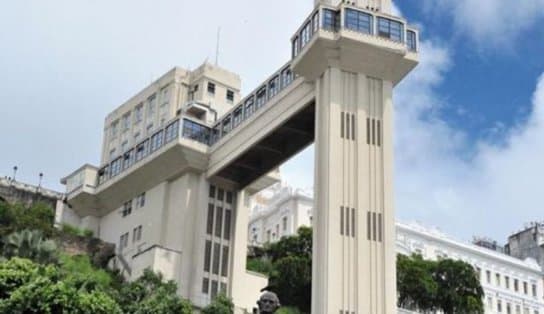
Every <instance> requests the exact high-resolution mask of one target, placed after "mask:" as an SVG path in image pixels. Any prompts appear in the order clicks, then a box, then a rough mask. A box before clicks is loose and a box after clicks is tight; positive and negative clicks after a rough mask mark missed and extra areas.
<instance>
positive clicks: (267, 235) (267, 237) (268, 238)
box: [266, 230, 271, 242]
mask: <svg viewBox="0 0 544 314" xmlns="http://www.w3.org/2000/svg"><path fill="white" fill-rule="evenodd" d="M270 234H271V231H270V230H267V231H266V242H270Z"/></svg>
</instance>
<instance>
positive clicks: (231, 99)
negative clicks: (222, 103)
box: [227, 89, 234, 103]
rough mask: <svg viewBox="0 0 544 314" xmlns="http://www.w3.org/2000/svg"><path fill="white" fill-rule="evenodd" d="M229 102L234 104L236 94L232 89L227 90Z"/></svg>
mask: <svg viewBox="0 0 544 314" xmlns="http://www.w3.org/2000/svg"><path fill="white" fill-rule="evenodd" d="M227 101H228V102H229V103H232V102H234V92H233V91H231V90H230V89H227Z"/></svg>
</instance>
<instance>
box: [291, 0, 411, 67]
mask: <svg viewBox="0 0 544 314" xmlns="http://www.w3.org/2000/svg"><path fill="white" fill-rule="evenodd" d="M321 12H322V23H321V25H322V28H323V29H324V30H328V31H333V32H337V31H338V30H339V29H340V24H341V21H340V20H341V15H340V11H335V10H331V9H322V10H321ZM374 19H376V30H374V27H375V26H374V23H375V22H374ZM305 23H306V24H304V26H303V27H302V29H301V30H300V32H299V33H298V34H297V35H296V36H295V37H294V38H293V42H292V44H293V45H292V49H293V50H292V55H293V58H295V57H296V56H298V54H299V53H300V52H301V51H302V49H303V48H304V47H305V46H306V45H307V44H308V42H310V39H311V38H312V37H313V35H314V34H315V33H316V32H317V31H318V29H317V28H318V26H319V11H318V12H316V13H314V15H312V17H311V18H310V19H308V20H307V21H306V22H305ZM343 27H345V28H346V29H348V30H352V31H356V32H359V33H363V34H369V35H377V36H379V37H382V38H387V39H389V40H392V41H395V42H399V43H404V42H405V31H404V29H405V27H404V23H402V22H401V21H397V20H394V19H389V18H386V17H381V16H378V17H375V16H374V15H373V14H371V13H367V12H364V11H359V10H355V9H351V8H346V9H345V17H344V25H343ZM416 37H417V36H416V33H415V32H414V31H410V30H409V31H408V32H406V45H407V47H408V49H409V50H412V51H416V50H417V38H416Z"/></svg>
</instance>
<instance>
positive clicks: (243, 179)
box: [217, 102, 315, 188]
mask: <svg viewBox="0 0 544 314" xmlns="http://www.w3.org/2000/svg"><path fill="white" fill-rule="evenodd" d="M314 137H315V102H311V103H310V104H308V105H307V106H306V107H304V108H303V109H302V110H301V111H299V112H298V113H296V114H295V115H293V116H292V117H291V118H290V119H288V120H287V121H286V122H285V123H283V124H282V125H281V126H279V127H278V128H277V129H275V130H274V131H273V132H271V133H270V134H269V135H267V136H266V137H264V138H263V139H262V140H260V141H259V142H258V143H257V144H256V145H253V146H252V147H251V148H250V149H248V150H247V151H246V152H244V153H243V154H241V155H240V156H239V157H238V158H237V159H235V160H234V161H233V162H231V163H230V164H229V165H228V166H226V167H225V168H223V169H222V170H221V171H220V172H219V173H218V174H217V176H219V177H223V178H225V179H228V180H231V181H234V182H237V183H238V184H239V186H240V188H245V187H247V186H248V185H249V184H251V183H252V182H253V181H255V180H257V179H258V178H260V177H261V176H263V175H265V174H267V173H268V172H270V171H272V170H273V169H275V168H277V167H278V166H280V165H281V164H282V163H284V162H285V161H287V160H288V159H289V158H291V157H292V156H294V155H295V154H297V153H298V152H300V151H301V150H303V149H304V148H306V147H307V146H308V145H310V144H311V143H313V141H314Z"/></svg>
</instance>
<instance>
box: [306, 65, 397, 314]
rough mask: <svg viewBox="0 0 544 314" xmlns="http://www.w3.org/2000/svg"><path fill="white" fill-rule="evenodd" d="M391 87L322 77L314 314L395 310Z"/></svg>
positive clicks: (353, 76)
mask: <svg viewBox="0 0 544 314" xmlns="http://www.w3.org/2000/svg"><path fill="white" fill-rule="evenodd" d="M391 92H392V84H391V83H390V82H387V81H383V80H380V79H374V78H368V77H366V76H365V75H364V74H361V73H352V72H346V71H343V70H340V69H339V68H336V67H329V68H327V70H325V72H324V74H323V75H322V76H321V77H320V78H318V79H317V80H316V139H315V216H314V223H315V224H314V242H313V243H314V244H313V245H314V247H313V270H312V271H313V274H312V275H313V283H312V284H313V286H312V313H314V314H330V313H341V314H347V313H349V314H351V313H357V314H366V313H373V314H384V313H387V314H393V313H395V310H396V296H397V294H396V273H395V251H394V250H395V243H394V241H395V230H394V208H393V195H392V193H393V183H392V163H393V160H392V156H393V155H392V137H391V133H392V122H393V117H392V110H393V108H392V102H391Z"/></svg>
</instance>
